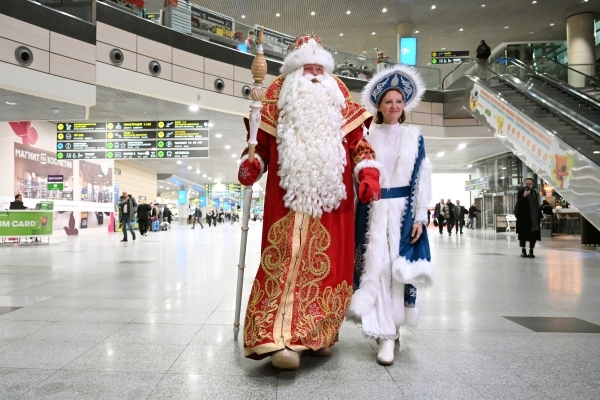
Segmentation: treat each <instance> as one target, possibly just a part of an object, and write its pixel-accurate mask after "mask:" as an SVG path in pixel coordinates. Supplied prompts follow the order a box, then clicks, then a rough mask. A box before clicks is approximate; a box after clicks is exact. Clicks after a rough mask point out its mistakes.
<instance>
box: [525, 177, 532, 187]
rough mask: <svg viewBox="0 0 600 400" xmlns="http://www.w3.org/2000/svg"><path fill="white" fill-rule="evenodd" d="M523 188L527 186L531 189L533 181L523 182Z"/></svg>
mask: <svg viewBox="0 0 600 400" xmlns="http://www.w3.org/2000/svg"><path fill="white" fill-rule="evenodd" d="M525 186H527V187H528V188H529V189H532V188H533V181H532V180H531V179H527V180H526V181H525Z"/></svg>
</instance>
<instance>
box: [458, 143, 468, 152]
mask: <svg viewBox="0 0 600 400" xmlns="http://www.w3.org/2000/svg"><path fill="white" fill-rule="evenodd" d="M465 147H467V144H466V143H461V144H459V145H458V149H459V150H462V149H464V148H465Z"/></svg>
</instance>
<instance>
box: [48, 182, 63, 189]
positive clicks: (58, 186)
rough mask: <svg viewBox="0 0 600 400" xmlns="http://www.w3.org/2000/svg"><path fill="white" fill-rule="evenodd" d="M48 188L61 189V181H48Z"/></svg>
mask: <svg viewBox="0 0 600 400" xmlns="http://www.w3.org/2000/svg"><path fill="white" fill-rule="evenodd" d="M47 185H48V190H58V191H62V190H63V183H62V182H59V183H48V184H47Z"/></svg>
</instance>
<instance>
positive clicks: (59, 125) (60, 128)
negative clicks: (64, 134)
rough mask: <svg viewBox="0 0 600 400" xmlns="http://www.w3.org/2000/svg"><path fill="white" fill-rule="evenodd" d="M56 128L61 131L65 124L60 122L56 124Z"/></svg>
mask: <svg viewBox="0 0 600 400" xmlns="http://www.w3.org/2000/svg"><path fill="white" fill-rule="evenodd" d="M56 129H58V130H59V131H62V130H63V129H65V126H64V125H63V124H58V125H56Z"/></svg>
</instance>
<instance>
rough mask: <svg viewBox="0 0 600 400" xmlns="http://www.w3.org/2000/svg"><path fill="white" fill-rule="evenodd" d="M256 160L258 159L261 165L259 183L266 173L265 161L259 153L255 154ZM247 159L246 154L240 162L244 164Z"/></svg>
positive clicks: (257, 179)
mask: <svg viewBox="0 0 600 400" xmlns="http://www.w3.org/2000/svg"><path fill="white" fill-rule="evenodd" d="M254 158H255V159H257V160H258V163H259V164H260V174H259V175H258V178H256V182H258V181H260V178H262V176H263V174H264V173H265V163H264V161H263V159H262V158H261V157H260V156H259V155H258V154H257V153H254ZM247 159H248V154H246V155H245V156H244V157H242V158H241V159H240V161H241V162H244V161H246V160H247ZM240 164H241V163H240Z"/></svg>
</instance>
